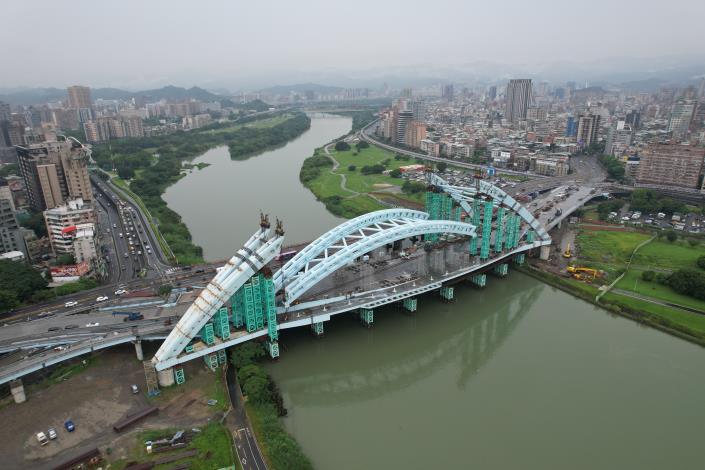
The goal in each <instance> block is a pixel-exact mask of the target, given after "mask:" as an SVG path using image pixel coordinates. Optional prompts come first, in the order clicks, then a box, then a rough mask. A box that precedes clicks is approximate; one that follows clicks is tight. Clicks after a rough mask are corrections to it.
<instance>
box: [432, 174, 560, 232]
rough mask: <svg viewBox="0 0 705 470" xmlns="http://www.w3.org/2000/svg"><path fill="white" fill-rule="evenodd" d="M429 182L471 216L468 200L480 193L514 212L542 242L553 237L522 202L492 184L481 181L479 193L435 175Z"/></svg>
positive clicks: (471, 188) (476, 190) (474, 189)
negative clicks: (449, 182) (454, 184)
mask: <svg viewBox="0 0 705 470" xmlns="http://www.w3.org/2000/svg"><path fill="white" fill-rule="evenodd" d="M429 182H430V183H431V184H433V185H435V186H437V187H438V188H440V189H442V190H443V192H445V193H447V194H449V195H450V197H452V198H453V199H455V200H456V201H457V202H458V203H459V204H460V205H461V206H462V208H463V209H464V210H465V211H466V212H467V213H468V214H470V213H471V212H472V209H471V208H470V205H469V204H468V200H470V199H471V198H473V197H474V196H476V195H477V194H478V193H479V194H483V195H486V196H489V197H491V198H492V199H493V200H494V201H495V202H496V203H498V204H500V205H502V206H504V207H507V208H509V209H510V210H511V211H512V212H514V213H516V214H517V215H519V217H521V218H522V219H523V220H524V222H526V223H527V224H528V225H529V227H531V229H532V230H534V231H535V232H536V234H537V235H538V236H539V238H540V239H541V240H542V241H550V240H551V237H550V236H549V235H548V232H546V229H545V228H544V227H543V225H541V222H539V221H538V220H536V218H535V217H534V216H533V214H532V213H531V212H529V210H528V209H527V208H526V207H524V206H523V205H522V204H521V203H520V202H518V201H517V200H516V199H514V198H513V197H511V196H510V195H509V194H507V193H505V192H504V191H502V190H501V189H500V188H498V187H497V186H495V185H493V184H490V183H488V182H486V181H483V180H479V183H480V184H479V191H478V189H477V188H475V187H465V186H453V185H450V184H448V182H446V181H445V180H444V179H443V178H441V177H440V176H438V175H437V174H435V173H432V174H431V175H430V180H429ZM525 233H526V230H524V231H522V236H523V235H524V234H525Z"/></svg>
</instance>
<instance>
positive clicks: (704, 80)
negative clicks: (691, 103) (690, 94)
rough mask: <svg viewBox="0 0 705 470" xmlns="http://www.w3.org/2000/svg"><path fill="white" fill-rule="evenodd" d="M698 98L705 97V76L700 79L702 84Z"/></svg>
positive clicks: (699, 87)
mask: <svg viewBox="0 0 705 470" xmlns="http://www.w3.org/2000/svg"><path fill="white" fill-rule="evenodd" d="M698 98H705V78H701V79H700V85H699V86H698Z"/></svg>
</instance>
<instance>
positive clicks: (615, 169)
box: [598, 155, 624, 181]
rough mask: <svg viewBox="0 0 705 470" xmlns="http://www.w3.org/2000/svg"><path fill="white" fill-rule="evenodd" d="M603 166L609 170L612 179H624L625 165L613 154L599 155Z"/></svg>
mask: <svg viewBox="0 0 705 470" xmlns="http://www.w3.org/2000/svg"><path fill="white" fill-rule="evenodd" d="M598 159H599V161H600V163H601V164H602V166H604V167H605V169H606V170H607V177H608V178H609V179H611V180H615V181H622V180H624V166H623V165H622V164H621V163H620V162H619V160H617V159H616V158H614V156H612V155H600V156H599V157H598Z"/></svg>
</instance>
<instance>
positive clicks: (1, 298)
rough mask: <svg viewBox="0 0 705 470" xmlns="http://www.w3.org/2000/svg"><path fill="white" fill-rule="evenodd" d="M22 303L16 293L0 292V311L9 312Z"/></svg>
mask: <svg viewBox="0 0 705 470" xmlns="http://www.w3.org/2000/svg"><path fill="white" fill-rule="evenodd" d="M19 304H20V303H19V302H18V301H17V296H16V295H15V293H14V292H10V291H8V290H0V311H2V312H7V311H8V310H12V309H13V308H15V307H17V306H18V305H19Z"/></svg>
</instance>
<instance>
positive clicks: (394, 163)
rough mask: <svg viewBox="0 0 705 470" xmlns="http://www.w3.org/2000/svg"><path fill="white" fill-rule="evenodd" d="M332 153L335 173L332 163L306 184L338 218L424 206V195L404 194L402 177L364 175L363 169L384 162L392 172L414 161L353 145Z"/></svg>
mask: <svg viewBox="0 0 705 470" xmlns="http://www.w3.org/2000/svg"><path fill="white" fill-rule="evenodd" d="M329 151H330V155H331V157H333V158H334V159H335V160H336V161H337V162H338V163H339V166H338V168H337V169H336V170H333V164H332V162H331V164H330V165H329V166H326V167H321V169H320V173H319V174H318V176H317V177H316V178H314V179H313V180H311V181H307V182H305V185H306V187H308V188H309V189H310V190H311V191H312V192H313V193H314V194H315V195H316V197H317V198H318V199H319V200H321V201H324V202H326V205H327V206H328V208H329V210H330V211H331V212H333V213H335V214H336V215H340V216H342V217H347V218H351V217H355V216H358V215H360V214H364V213H367V212H370V211H375V210H379V209H385V208H387V207H390V206H400V205H401V206H410V207H420V206H421V205H422V204H423V192H419V193H416V194H407V193H404V192H402V190H401V186H402V184H404V180H403V179H402V178H393V177H391V176H388V175H385V174H367V175H365V174H363V173H362V172H361V169H362V168H363V167H364V166H373V165H379V164H382V163H383V162H385V161H386V164H385V170H389V171H391V170H394V169H397V168H399V167H400V166H404V165H411V164H415V161H414V160H413V159H411V158H410V159H408V160H402V159H400V160H396V159H395V158H394V153H392V152H389V151H387V150H383V149H380V148H377V147H374V146H370V147H368V148H364V149H361V150H360V151H358V150H357V148H356V147H355V146H354V145H353V146H352V148H351V149H350V150H346V151H336V150H334V149H333V148H332V146H331V147H330V148H329ZM316 155H318V156H325V151H324V150H323V149H319V150H317V152H316ZM351 165H354V166H355V170H350V169H349V168H350V166H351ZM343 176H344V177H345V184H344V185H343V184H342V182H343ZM331 201H332V203H331Z"/></svg>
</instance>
